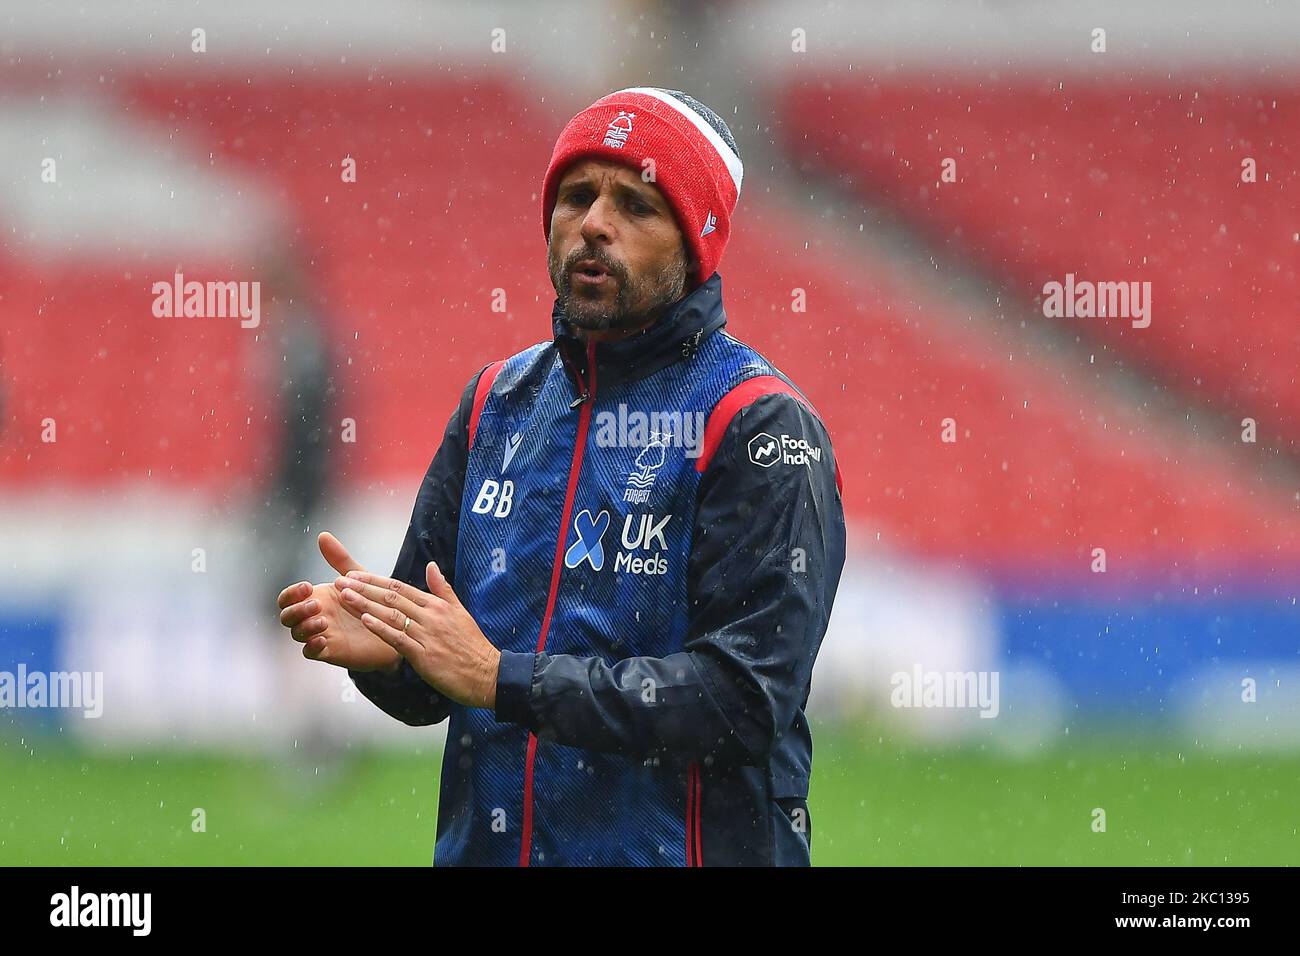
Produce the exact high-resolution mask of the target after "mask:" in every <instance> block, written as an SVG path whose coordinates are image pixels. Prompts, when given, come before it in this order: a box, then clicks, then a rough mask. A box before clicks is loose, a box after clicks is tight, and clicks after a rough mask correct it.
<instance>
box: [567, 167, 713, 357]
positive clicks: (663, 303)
mask: <svg viewBox="0 0 1300 956" xmlns="http://www.w3.org/2000/svg"><path fill="white" fill-rule="evenodd" d="M547 251H548V262H549V267H550V272H551V284H552V285H553V286H555V292H556V295H557V296H558V297H559V299H560V304H561V306H562V308H563V309H564V314H565V315H566V316H567V317H568V319H569V322H570V323H572V325H573V326H574V327H575V328H578V329H585V330H587V331H592V332H598V331H606V330H608V331H609V332H611V333H627V332H631V331H634V330H636V329H638V328H641V327H643V326H646V325H649V324H651V323H652V322H653V321H654V320H655V319H657V318H658V317H659V316H660V315H661V314H662V313H663V311H664V310H665V309H666V308H667V307H668V306H670V305H672V304H673V303H674V302H676V301H677V300H678V299H680V298H681V297H682V296H683V295H685V294H686V285H687V276H688V275H689V273H690V270H691V268H692V263H691V261H690V259H689V254H688V253H687V251H686V246H685V243H684V242H683V239H682V231H681V229H679V228H678V226H677V220H676V218H675V217H674V216H673V212H672V207H671V206H669V205H668V201H667V200H666V199H665V198H664V196H663V194H662V193H660V192H659V189H658V187H656V186H655V185H654V184H653V183H647V182H644V181H642V179H641V176H640V174H638V173H637V171H636V170H634V169H632V168H631V167H628V166H621V165H619V164H617V163H611V162H607V161H604V160H597V159H591V160H580V161H578V162H577V163H574V164H573V166H571V167H570V168H569V169H568V170H567V171H566V172H565V174H564V177H563V178H562V179H561V180H560V186H559V191H558V192H557V194H556V199H555V210H554V211H553V212H552V213H551V239H550V244H549V246H548V247H547Z"/></svg>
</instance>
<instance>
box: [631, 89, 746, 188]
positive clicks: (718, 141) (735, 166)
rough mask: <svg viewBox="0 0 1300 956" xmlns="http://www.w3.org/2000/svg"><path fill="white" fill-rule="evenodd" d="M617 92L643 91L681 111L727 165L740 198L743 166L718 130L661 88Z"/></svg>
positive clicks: (743, 172) (743, 174) (743, 175)
mask: <svg viewBox="0 0 1300 956" xmlns="http://www.w3.org/2000/svg"><path fill="white" fill-rule="evenodd" d="M618 92H619V93H644V94H645V95H646V96H653V97H654V98H655V99H657V100H660V101H662V102H664V103H667V104H668V105H669V106H671V107H672V108H673V109H675V110H676V111H677V112H679V113H681V114H682V115H683V116H685V117H686V118H687V119H688V120H690V121H691V122H692V123H694V124H695V128H696V129H698V130H699V131H700V132H701V133H703V134H704V138H705V139H707V140H708V141H709V144H710V145H711V146H712V147H713V148H714V150H715V151H716V152H717V154H718V155H719V156H721V157H722V161H723V163H724V164H725V165H726V167H727V172H729V173H730V174H731V181H732V183H733V184H734V185H735V187H736V199H737V200H739V199H740V182H741V180H742V179H744V177H745V167H744V165H743V164H742V163H741V161H740V157H739V156H737V155H736V151H735V150H733V149H732V148H731V147H730V146H728V145H727V141H726V140H724V139H723V138H722V137H721V136H719V135H718V131H717V130H716V129H714V128H713V127H712V126H710V125H709V123H708V120H706V119H705V118H704V117H703V116H701V115H700V114H699V113H697V112H695V110H693V109H691V108H690V107H689V106H687V105H686V104H685V103H683V102H682V101H681V100H679V99H677V98H676V97H673V96H669V95H668V94H667V93H665V92H663V91H662V90H658V89H655V88H654V87H653V86H631V87H628V88H627V89H625V90H619V91H618Z"/></svg>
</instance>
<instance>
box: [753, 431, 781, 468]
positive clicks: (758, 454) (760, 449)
mask: <svg viewBox="0 0 1300 956" xmlns="http://www.w3.org/2000/svg"><path fill="white" fill-rule="evenodd" d="M749 460H750V461H752V462H753V463H754V464H756V465H758V466H759V467H760V468H771V467H772V466H773V465H775V464H776V463H777V462H778V461H780V460H781V455H780V453H778V452H777V449H776V439H775V438H773V437H772V436H771V435H769V434H768V433H767V432H759V433H758V434H757V435H755V436H754V437H753V438H751V439H750V440H749Z"/></svg>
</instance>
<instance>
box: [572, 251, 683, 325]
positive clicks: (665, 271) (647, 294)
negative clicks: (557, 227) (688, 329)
mask: <svg viewBox="0 0 1300 956" xmlns="http://www.w3.org/2000/svg"><path fill="white" fill-rule="evenodd" d="M583 259H595V260H596V261H598V262H600V263H601V264H602V265H604V267H605V268H606V269H608V270H609V272H610V274H611V275H612V276H613V277H614V279H615V280H617V282H618V289H617V291H616V292H615V293H614V298H613V300H612V301H609V300H608V299H607V297H606V294H605V293H604V292H603V291H601V290H596V294H588V293H585V292H575V291H574V288H573V273H572V268H573V266H574V265H575V264H576V263H578V262H581V261H582V260H583ZM688 266H689V263H688V261H687V257H686V255H685V251H684V250H683V251H681V252H679V253H678V254H677V255H676V256H674V257H673V259H672V261H671V262H668V263H666V264H665V265H664V266H663V267H662V268H660V269H659V270H658V271H657V272H653V273H651V274H649V275H643V276H641V277H639V278H638V279H635V280H631V279H629V278H628V275H627V272H626V270H625V269H624V268H623V267H622V265H620V264H618V263H615V262H611V261H610V260H608V259H606V258H605V257H604V256H601V255H593V254H592V253H591V252H590V251H589V250H578V251H576V252H574V253H573V254H572V255H570V256H569V257H568V261H567V262H565V263H561V264H557V263H556V262H555V260H554V259H552V260H551V284H552V285H553V286H554V287H555V290H556V295H557V297H558V298H559V300H560V307H561V308H562V309H563V310H564V315H565V318H567V319H568V320H569V324H570V325H572V326H573V327H574V328H575V329H583V330H585V331H589V332H601V331H607V330H609V331H623V330H626V329H635V328H639V327H641V326H645V325H649V324H651V323H653V322H654V321H655V320H657V319H658V318H659V317H660V316H662V315H663V314H664V312H666V311H667V310H668V309H669V308H670V307H671V306H672V305H673V304H675V303H676V302H678V301H679V300H680V299H681V298H682V297H683V296H684V295H685V294H686V278H687V270H688Z"/></svg>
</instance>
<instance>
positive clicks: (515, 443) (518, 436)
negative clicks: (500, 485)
mask: <svg viewBox="0 0 1300 956" xmlns="http://www.w3.org/2000/svg"><path fill="white" fill-rule="evenodd" d="M523 440H524V433H523V432H515V433H514V434H513V435H511V436H510V440H509V441H507V442H506V456H505V460H504V461H502V462H501V473H502V474H505V470H506V469H507V468H509V467H510V462H511V461H512V460H513V459H514V457H515V452H517V451H518V450H519V444H520V442H522V441H523Z"/></svg>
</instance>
